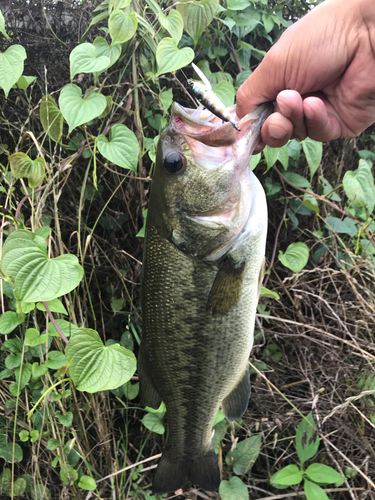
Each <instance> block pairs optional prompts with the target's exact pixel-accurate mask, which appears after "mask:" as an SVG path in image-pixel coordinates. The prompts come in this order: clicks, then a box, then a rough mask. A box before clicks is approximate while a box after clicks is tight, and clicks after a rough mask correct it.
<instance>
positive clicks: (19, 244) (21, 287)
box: [1, 229, 83, 302]
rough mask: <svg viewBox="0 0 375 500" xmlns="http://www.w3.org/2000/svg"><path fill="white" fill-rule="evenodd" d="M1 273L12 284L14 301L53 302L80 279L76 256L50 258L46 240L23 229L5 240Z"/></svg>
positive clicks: (69, 290) (81, 273) (80, 273)
mask: <svg viewBox="0 0 375 500" xmlns="http://www.w3.org/2000/svg"><path fill="white" fill-rule="evenodd" d="M1 271H2V272H3V274H4V275H5V276H6V277H7V278H8V279H11V280H12V282H13V283H14V296H15V297H16V299H17V300H18V301H21V300H25V301H26V302H42V301H48V300H52V299H56V298H57V297H60V296H61V295H64V294H66V293H69V292H71V291H72V290H73V289H74V288H75V287H76V286H77V285H78V283H79V282H80V281H81V279H82V277H83V269H82V267H81V266H80V265H79V264H78V259H77V257H76V256H75V255H60V256H59V257H56V258H54V259H49V258H48V257H47V243H46V240H45V239H44V238H41V237H40V236H37V235H36V234H34V233H31V232H29V231H26V230H25V229H19V230H18V231H15V232H13V233H12V234H11V235H10V236H8V238H7V240H6V241H5V244H4V246H3V258H2V260H1Z"/></svg>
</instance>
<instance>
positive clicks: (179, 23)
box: [159, 9, 184, 43]
mask: <svg viewBox="0 0 375 500" xmlns="http://www.w3.org/2000/svg"><path fill="white" fill-rule="evenodd" d="M159 22H160V24H161V25H162V26H163V28H164V29H165V30H167V31H168V32H169V34H170V35H171V37H172V38H173V40H174V41H175V42H176V43H178V42H179V41H180V40H181V37H182V32H183V30H184V20H183V19H182V16H181V14H180V13H179V12H178V10H175V9H172V10H171V11H170V12H169V15H168V17H167V16H166V15H165V14H163V13H160V14H159Z"/></svg>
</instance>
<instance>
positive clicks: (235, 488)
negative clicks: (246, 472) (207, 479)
mask: <svg viewBox="0 0 375 500" xmlns="http://www.w3.org/2000/svg"><path fill="white" fill-rule="evenodd" d="M219 494H220V497H221V498H222V500H249V492H248V489H247V487H246V484H244V483H243V482H242V481H241V479H240V478H239V477H236V476H233V477H232V478H231V479H230V481H221V483H220V488H219Z"/></svg>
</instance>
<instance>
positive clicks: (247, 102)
mask: <svg viewBox="0 0 375 500" xmlns="http://www.w3.org/2000/svg"><path fill="white" fill-rule="evenodd" d="M271 60H272V49H271V51H270V52H268V53H267V54H266V56H265V57H264V59H263V61H262V62H261V63H260V65H259V66H258V67H257V69H256V70H255V71H254V72H253V73H252V74H251V75H250V76H249V78H248V79H247V80H246V81H245V82H244V83H243V84H242V85H241V87H240V88H239V89H238V92H237V96H236V103H237V105H236V113H237V116H238V117H239V118H242V117H243V116H245V115H246V114H247V113H250V112H251V111H253V110H254V109H255V108H256V107H257V106H259V105H260V104H263V103H264V102H267V101H275V100H276V97H277V95H278V93H279V92H280V90H283V88H282V83H281V82H276V75H275V71H274V69H273V64H272V62H271ZM278 83H279V85H278Z"/></svg>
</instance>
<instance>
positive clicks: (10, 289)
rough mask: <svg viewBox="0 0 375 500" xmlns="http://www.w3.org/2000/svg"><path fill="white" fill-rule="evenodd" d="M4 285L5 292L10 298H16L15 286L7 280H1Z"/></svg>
mask: <svg viewBox="0 0 375 500" xmlns="http://www.w3.org/2000/svg"><path fill="white" fill-rule="evenodd" d="M0 283H1V284H2V285H3V294H4V295H5V296H6V297H8V298H9V299H14V291H13V286H12V285H11V284H10V283H8V282H7V281H1V282H0Z"/></svg>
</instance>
